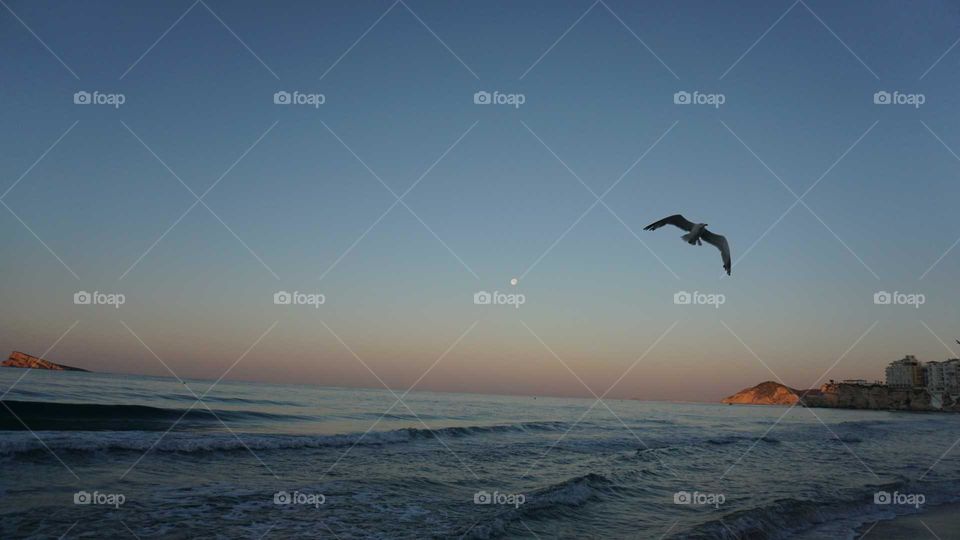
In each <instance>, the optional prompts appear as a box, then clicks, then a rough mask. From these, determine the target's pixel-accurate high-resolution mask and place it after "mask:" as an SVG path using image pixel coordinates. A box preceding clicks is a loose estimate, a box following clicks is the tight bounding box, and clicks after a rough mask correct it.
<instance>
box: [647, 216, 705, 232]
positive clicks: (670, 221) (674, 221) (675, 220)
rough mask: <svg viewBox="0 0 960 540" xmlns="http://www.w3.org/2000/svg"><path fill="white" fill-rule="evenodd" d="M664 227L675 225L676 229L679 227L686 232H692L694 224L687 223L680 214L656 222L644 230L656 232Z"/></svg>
mask: <svg viewBox="0 0 960 540" xmlns="http://www.w3.org/2000/svg"><path fill="white" fill-rule="evenodd" d="M664 225H673V226H674V227H679V228H681V229H683V230H685V231H688V232H689V231H690V230H691V229H693V223H691V222H690V221H687V218H685V217H683V216H681V215H680V214H674V215H672V216H670V217H665V218H663V219H661V220H660V221H655V222H653V223H651V224H649V225H647V226H646V227H644V228H643V230H645V231H655V230H657V229H659V228H660V227H663V226H664Z"/></svg>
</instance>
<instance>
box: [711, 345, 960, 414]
mask: <svg viewBox="0 0 960 540" xmlns="http://www.w3.org/2000/svg"><path fill="white" fill-rule="evenodd" d="M722 402H723V403H726V404H730V405H734V404H736V405H794V404H800V405H803V406H805V407H826V408H842V409H876V410H892V411H918V412H938V411H942V412H960V359H958V358H951V359H948V360H944V361H929V362H922V361H920V360H918V359H917V358H916V357H915V356H913V355H906V356H905V357H903V358H901V359H899V360H894V361H892V362H890V364H889V365H888V366H887V367H886V370H885V380H884V381H882V382H881V381H868V380H865V379H845V380H842V381H834V380H830V381H829V382H827V383H825V384H823V385H821V386H820V387H819V388H813V389H806V390H798V389H794V388H790V387H788V386H785V385H783V384H781V383H778V382H773V381H767V382H763V383H760V384H758V385H756V386H754V387H751V388H746V389H744V390H741V391H740V392H737V393H736V394H734V395H732V396H729V397H727V398H724V399H723V400H722Z"/></svg>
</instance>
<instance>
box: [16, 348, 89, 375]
mask: <svg viewBox="0 0 960 540" xmlns="http://www.w3.org/2000/svg"><path fill="white" fill-rule="evenodd" d="M0 365H2V366H3V367H15V368H30V369H52V370H54V371H88V370H86V369H80V368H76V367H71V366H64V365H63V364H55V363H53V362H51V361H49V360H44V359H43V358H37V357H36V356H30V355H29V354H25V353H22V352H19V351H13V352H12V353H10V358H7V359H6V360H4V362H3V364H0Z"/></svg>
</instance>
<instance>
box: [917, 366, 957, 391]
mask: <svg viewBox="0 0 960 540" xmlns="http://www.w3.org/2000/svg"><path fill="white" fill-rule="evenodd" d="M958 376H960V359H957V358H952V359H950V360H947V361H944V362H927V364H926V365H925V366H924V368H923V385H924V386H926V387H927V389H928V390H930V391H931V392H946V393H948V394H958V393H960V378H958Z"/></svg>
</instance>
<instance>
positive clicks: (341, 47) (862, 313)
mask: <svg viewBox="0 0 960 540" xmlns="http://www.w3.org/2000/svg"><path fill="white" fill-rule="evenodd" d="M5 1H6V5H7V6H9V8H8V9H0V49H2V50H3V51H4V53H3V54H0V70H2V73H3V77H2V78H0V111H2V118H3V121H2V123H0V147H2V148H3V152H0V176H2V183H0V201H2V202H3V205H5V206H6V208H0V231H2V232H0V265H2V273H3V280H2V286H0V301H2V305H3V306H4V309H3V310H2V314H0V352H2V354H6V353H7V352H8V351H10V350H21V351H25V352H28V353H32V354H37V355H39V354H41V353H43V352H44V351H46V350H47V349H48V348H50V347H51V346H52V345H54V344H56V346H55V347H54V348H53V349H52V350H51V351H50V353H49V354H48V358H49V359H51V360H53V361H58V362H62V363H66V364H71V365H79V366H82V367H86V368H89V369H92V370H96V371H115V372H123V373H137V374H152V375H169V374H170V372H169V371H168V370H167V369H166V368H165V367H164V363H166V364H167V365H168V366H169V368H170V369H171V370H173V371H174V372H175V373H176V374H177V375H179V376H181V377H184V378H188V377H201V378H217V377H219V376H221V374H223V373H224V372H225V371H226V370H228V369H229V368H231V366H232V365H233V364H234V363H235V362H236V361H237V359H238V358H241V357H242V360H240V361H239V362H238V363H237V364H236V365H235V367H233V368H232V369H231V370H230V372H229V374H228V375H227V377H228V378H230V379H243V380H256V381H269V382H289V383H308V384H319V385H328V386H367V387H378V386H380V382H379V381H378V380H377V377H376V376H374V375H373V374H372V373H371V370H372V372H374V373H376V375H377V376H378V377H379V378H380V379H382V381H384V382H385V383H386V384H388V385H390V386H391V387H394V388H400V389H406V388H407V387H409V386H410V385H411V384H413V383H414V382H415V381H417V380H418V379H420V377H421V376H422V375H423V374H424V373H425V372H427V374H426V376H424V377H423V378H422V379H421V380H419V382H418V383H417V386H416V388H417V389H420V390H440V391H464V392H481V393H511V394H549V395H562V396H583V397H586V396H589V395H590V392H589V391H588V390H587V389H586V388H585V386H584V385H586V386H589V387H590V388H591V389H592V390H593V391H594V392H596V393H597V394H603V393H604V392H606V391H607V390H608V388H610V387H611V385H614V383H615V382H616V383H617V384H616V385H615V386H614V387H613V388H612V389H611V390H610V392H609V394H608V396H609V397H618V398H642V399H666V400H699V401H711V400H716V399H719V398H720V397H722V396H724V395H727V394H730V393H732V392H734V391H736V390H739V389H740V388H742V387H745V386H749V385H752V384H755V383H758V382H760V381H763V380H770V379H773V380H776V379H777V378H778V377H779V378H781V379H782V380H783V381H784V382H786V383H787V384H789V385H791V386H795V387H800V388H804V387H807V386H809V385H811V384H813V383H815V382H818V381H820V380H821V377H822V376H823V375H826V376H825V377H823V378H824V379H827V378H836V379H842V378H867V379H876V378H882V376H883V367H884V366H885V365H886V364H887V363H888V362H890V361H892V360H895V359H897V358H900V357H902V356H903V355H904V354H915V355H917V356H918V357H919V358H920V359H922V360H943V359H945V358H948V357H952V356H956V354H954V353H952V352H951V351H949V350H948V346H952V347H953V349H954V351H957V349H958V346H956V344H955V342H954V338H955V337H960V324H958V315H960V288H958V287H957V286H956V278H957V276H958V274H960V247H957V248H955V249H952V248H953V246H954V244H955V243H956V241H957V240H958V238H960V212H958V209H960V157H958V155H960V115H958V113H957V111H958V110H960V94H958V91H957V89H958V88H960V47H958V48H957V49H951V47H952V46H953V45H956V42H957V40H958V38H960V9H958V8H957V6H956V5H954V4H952V3H949V2H941V1H926V2H912V3H910V4H909V5H907V4H904V3H903V2H897V1H893V0H888V1H880V2H842V3H835V2H826V1H822V0H805V2H798V3H794V2H793V1H792V0H788V1H774V2H766V1H765V2H751V3H747V4H743V5H739V6H737V7H735V8H734V7H732V6H731V5H728V4H723V3H717V2H706V1H704V2H667V1H658V2H643V3H635V2H622V1H618V0H605V2H597V3H592V2H591V1H582V2H580V1H578V2H553V1H542V2H541V1H536V2H427V1H422V0H406V1H405V2H398V3H393V2H392V1H389V0H388V1H377V2H343V3H332V2H303V3H292V4H285V5H284V6H283V7H278V6H276V5H273V4H271V3H268V2H246V1H241V2H225V1H221V0H205V1H204V3H193V2H192V0H187V1H184V2H179V1H178V2H136V3H129V2H96V3H94V2H69V3H65V2H46V1H29V2H27V1H11V0H5ZM181 17H182V18H181ZM165 32H166V33H165ZM81 90H83V91H89V92H93V91H99V92H101V93H122V94H123V95H124V96H125V98H126V102H125V103H124V104H123V105H122V106H121V107H119V108H113V107H109V106H99V105H76V104H74V102H73V95H74V93H75V92H77V91H81ZM281 90H283V91H289V92H293V91H299V92H302V93H322V94H324V96H325V98H326V102H325V103H324V104H323V105H321V106H320V107H318V108H313V107H308V106H296V105H289V106H281V105H276V104H274V102H273V95H274V93H275V92H277V91H281ZM480 90H483V91H489V92H493V91H498V92H501V93H507V94H510V93H522V94H523V95H524V96H525V103H524V104H523V105H522V106H520V107H519V108H515V107H510V106H502V105H476V104H474V93H475V92H477V91H480ZM678 91H688V92H694V91H698V92H701V93H707V94H710V93H722V94H723V95H724V96H725V103H724V104H723V105H722V106H720V107H719V108H714V107H710V106H705V105H676V104H674V94H675V93H676V92H678ZM878 91H889V92H891V93H893V92H894V91H896V92H899V93H901V94H923V96H924V99H925V102H924V103H923V104H922V105H921V106H920V107H912V106H909V105H876V104H875V103H874V94H875V93H876V92H878ZM61 137H62V138H61ZM138 138H139V140H138ZM58 140H59V142H57V141H58ZM25 172H26V174H25V175H24V173H25ZM225 173H226V174H225ZM178 177H179V179H178ZM181 180H182V182H183V184H186V186H184V185H183V184H181ZM218 180H219V181H218ZM381 181H382V183H381ZM581 181H582V183H581ZM415 182H418V183H417V184H416V186H415V187H414V188H413V189H412V190H411V191H409V193H408V194H406V195H405V196H404V198H403V202H402V203H398V204H395V205H394V203H395V202H396V198H395V196H394V195H393V194H392V193H391V190H392V191H393V192H394V193H395V194H396V196H400V195H401V194H403V193H404V192H405V191H406V190H407V189H408V188H410V187H411V186H412V185H414V183H415ZM215 183H216V185H215V187H213V189H212V190H210V191H209V193H207V194H206V195H205V196H204V198H203V203H199V204H196V205H195V206H193V208H192V209H191V210H190V211H189V212H187V210H188V209H189V208H190V207H191V205H194V203H195V202H196V200H197V199H196V198H195V197H194V195H193V194H192V193H191V190H192V191H193V193H195V194H196V195H197V196H200V195H201V194H203V193H204V192H205V191H206V190H207V189H208V188H210V187H211V186H213V185H214V184H215ZM615 183H616V184H615ZM384 184H386V186H385V185H384ZM584 184H585V185H584ZM614 184H615V187H613V189H612V190H611V191H609V193H608V194H607V195H606V196H605V197H604V198H603V201H602V202H601V203H596V198H595V196H594V193H595V194H596V196H600V195H601V194H603V193H604V192H605V191H607V190H608V189H609V188H611V186H614ZM814 184H815V187H813V189H812V190H810V191H809V192H808V193H806V194H805V195H804V196H803V199H802V202H800V203H797V202H796V201H797V197H799V196H801V195H803V194H804V193H805V192H806V191H807V190H808V188H810V187H811V186H812V185H814ZM188 187H189V189H188ZM388 188H389V189H388ZM591 191H592V192H593V193H591ZM791 191H792V193H791ZM595 203H596V204H595ZM392 205H393V207H392V209H391V206H392ZM791 206H792V209H791ZM591 207H592V208H591ZM388 209H389V212H388ZM588 209H589V212H588ZM788 210H789V211H788ZM676 212H682V213H683V214H685V215H686V216H687V217H689V218H691V219H693V220H695V221H703V222H706V223H709V224H710V228H711V229H712V230H713V231H715V232H717V233H720V234H724V235H726V236H727V238H728V239H729V241H730V244H731V247H732V250H733V258H734V261H735V264H734V267H733V275H732V277H729V278H728V277H725V276H723V272H722V268H721V262H720V256H719V254H718V252H717V251H716V250H715V249H714V248H712V247H710V246H706V245H705V246H703V247H698V248H694V247H690V246H688V245H686V244H684V243H683V242H681V241H680V240H679V236H680V234H682V233H681V231H679V230H676V229H672V228H666V229H662V230H660V231H657V232H655V233H650V232H645V231H643V227H644V226H645V225H646V224H648V223H650V222H652V221H655V220H657V219H659V218H661V217H664V216H666V215H669V214H672V213H676ZM178 220H179V221H178ZM161 236H162V238H161ZM644 243H645V244H646V246H644ZM748 250H749V251H748ZM741 257H742V259H741ZM512 278H519V283H518V284H517V285H516V286H512V285H511V284H510V280H511V279H512ZM81 290H84V291H91V292H92V291H101V292H118V293H123V294H124V295H125V296H126V303H125V304H124V305H123V306H121V307H120V308H119V309H114V308H112V307H108V306H88V305H75V304H74V303H73V295H74V293H75V292H77V291H81ZM278 290H286V291H291V292H292V291H301V292H315V293H322V294H324V295H325V296H326V303H325V304H324V305H322V306H320V308H319V309H315V308H313V307H310V306H286V305H274V303H273V294H274V293H275V292H276V291H278ZM480 290H487V291H494V290H497V291H501V292H508V293H521V294H523V295H525V297H526V303H525V304H524V305H523V306H522V307H520V308H519V309H514V308H512V307H508V306H487V305H475V304H474V303H473V295H474V293H475V292H477V291H480ZM678 291H690V292H693V291H699V292H703V293H710V294H723V295H725V298H726V301H725V303H724V305H723V306H721V307H720V308H719V309H714V308H713V307H710V306H686V305H675V304H674V302H673V297H674V294H675V293H676V292H678ZM878 291H890V292H893V291H899V292H905V293H920V294H923V295H925V303H924V304H923V305H922V306H920V307H919V308H915V307H911V306H906V305H880V306H878V305H875V304H874V302H873V297H874V294H875V293H876V292H878ZM75 323H76V324H75ZM68 329H69V332H67V331H68ZM268 329H269V331H268ZM65 333H66V334H65ZM61 338H62V339H61ZM58 339H59V341H58ZM141 340H142V342H143V343H141ZM941 340H942V342H941ZM251 346H253V347H252V348H251ZM147 347H149V349H151V350H152V351H153V352H152V353H151V351H150V350H148V349H147ZM248 349H249V351H248ZM247 351H248V352H247ZM153 353H155V354H156V356H158V357H159V358H160V360H162V362H161V361H160V360H158V359H157V358H156V357H155V356H154V354H153ZM245 353H246V354H245ZM438 359H439V362H437V361H438ZM364 364H366V367H365V365H364ZM434 364H435V365H434ZM368 367H369V370H368ZM624 374H625V375H624ZM621 376H622V378H621Z"/></svg>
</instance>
